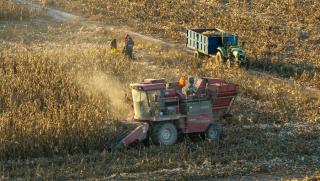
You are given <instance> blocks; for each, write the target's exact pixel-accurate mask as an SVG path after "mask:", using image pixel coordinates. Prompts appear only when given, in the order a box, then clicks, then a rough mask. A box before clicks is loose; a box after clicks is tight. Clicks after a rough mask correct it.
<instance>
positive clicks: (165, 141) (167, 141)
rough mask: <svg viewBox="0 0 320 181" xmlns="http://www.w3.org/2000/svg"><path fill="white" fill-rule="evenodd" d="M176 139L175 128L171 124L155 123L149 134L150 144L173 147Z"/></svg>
mask: <svg viewBox="0 0 320 181" xmlns="http://www.w3.org/2000/svg"><path fill="white" fill-rule="evenodd" d="M177 137H178V132H177V128H176V127H175V125H174V124H173V123H171V122H166V123H156V124H155V125H154V127H153V130H152V133H151V139H152V142H153V143H154V144H158V145H165V146H170V145H173V144H175V143H176V141H177Z"/></svg>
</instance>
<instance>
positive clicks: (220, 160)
mask: <svg viewBox="0 0 320 181" xmlns="http://www.w3.org/2000/svg"><path fill="white" fill-rule="evenodd" d="M246 2H247V3H240V1H231V0H230V1H199V2H195V1H181V2H180V1H163V2H162V3H155V2H153V1H127V0H120V1H98V0H90V1H89V0H82V1H62V0H58V1H50V0H48V1H47V2H43V3H47V4H50V5H54V6H59V7H63V8H66V9H69V10H72V9H74V8H76V7H77V6H78V5H79V4H78V3H80V5H81V7H82V8H83V10H82V12H78V13H84V14H87V16H88V17H89V18H95V19H96V18H98V19H100V20H102V21H105V20H108V21H109V20H110V23H114V22H119V24H121V23H123V24H126V23H128V24H129V25H130V21H131V20H132V21H133V20H136V21H135V23H136V26H132V28H134V29H137V30H140V31H143V32H145V33H147V34H152V35H155V36H159V37H165V38H168V37H169V39H172V40H179V41H181V40H182V36H183V30H184V28H185V27H193V26H200V25H201V23H202V24H204V25H206V26H208V27H210V26H216V25H219V26H220V27H222V28H225V29H227V30H230V31H234V32H237V33H239V34H240V37H241V39H243V40H246V41H247V42H248V43H247V48H246V49H248V50H249V52H250V54H251V55H252V56H253V55H255V54H257V56H258V61H260V62H263V61H269V62H270V61H271V62H273V63H274V64H273V65H278V64H281V65H282V64H285V65H287V64H288V63H292V64H303V62H306V63H308V64H310V65H311V66H312V67H313V68H316V67H318V66H319V61H318V60H319V55H318V54H316V53H315V52H317V51H318V49H319V46H317V41H318V38H319V37H318V36H319V35H318V34H317V31H318V30H317V28H316V26H318V25H319V21H317V19H316V18H317V16H318V14H317V13H318V12H317V11H314V14H313V15H311V13H310V12H309V11H308V12H304V10H305V8H318V7H319V3H316V2H315V1H281V2H280V1H279V2H278V1H262V0H260V1H259V3H258V2H256V1H246ZM0 3H2V4H1V5H4V6H0V9H1V13H0V18H2V19H5V20H6V21H7V20H12V19H14V20H20V19H21V18H20V17H21V10H20V9H19V8H18V6H17V7H15V6H16V5H14V4H12V3H11V1H0ZM4 3H5V4H4ZM301 3H305V4H304V6H302V5H301ZM115 5H117V6H115ZM284 5H286V6H284ZM12 7H15V8H14V9H12ZM168 7H175V8H168ZM235 7H239V8H240V9H237V8H235ZM82 8H79V7H78V8H77V9H82ZM215 8H216V9H215ZM10 9H11V10H10ZM168 9H170V10H172V12H171V11H168ZM228 9H229V10H230V11H226V10H228ZM9 10H10V11H9ZM240 10H241V11H243V10H246V11H247V12H248V13H251V14H252V15H250V16H249V15H244V14H241V13H239V11H240ZM260 11H264V12H266V13H265V14H263V16H264V17H269V19H268V18H267V19H266V20H265V21H260V20H259V21H258V20H257V19H255V18H252V17H251V16H254V17H256V18H257V17H258V15H259V14H261V13H258V12H260ZM283 11H286V12H288V13H282V12H283ZM119 12H123V13H124V14H126V15H127V16H129V18H125V16H124V15H122V14H121V15H119V14H118V13H119ZM206 12H213V13H212V14H210V15H209V16H207V15H206ZM10 13H13V14H15V15H14V16H12V15H11V14H10ZM295 13H300V16H301V18H302V19H303V18H304V19H305V20H304V22H305V24H306V27H305V29H303V31H306V32H309V34H310V35H309V36H310V37H309V38H307V39H301V38H300V39H299V36H300V34H299V33H298V34H296V33H297V32H296V31H295V30H292V27H293V25H294V24H295V23H297V22H299V21H300V19H299V18H297V17H296V16H295V15H294V14H295ZM195 14H198V15H197V16H192V18H191V19H190V18H186V17H189V16H190V15H195ZM115 15H117V18H116V17H115ZM93 16H95V17H93ZM261 16H262V15H261ZM275 16H276V17H277V19H275V20H274V21H275V22H276V23H274V22H273V23H272V21H271V20H273V18H272V17H275ZM14 17H15V18H14ZM22 17H23V18H22V19H24V20H25V21H24V22H16V24H14V25H11V24H10V25H7V24H5V25H6V28H4V30H3V31H2V29H1V33H2V35H0V40H1V41H0V85H1V88H0V176H1V177H0V179H2V178H4V179H6V178H7V177H9V178H11V177H13V178H24V179H35V178H37V179H48V180H49V179H64V180H65V179H70V178H72V179H106V178H109V177H110V178H111V179H114V180H121V179H122V180H128V179H142V180H143V179H160V180H161V179H163V180H166V179H177V180H186V179H189V180H190V179H191V180H193V179H201V178H202V179H207V178H216V177H227V176H234V175H245V174H249V173H268V174H272V173H276V172H282V173H288V174H290V173H298V171H301V172H311V171H319V165H320V158H319V155H320V147H319V145H320V142H319V136H320V127H319V121H320V99H319V95H318V94H315V93H312V92H310V91H308V90H307V89H304V88H303V87H302V86H296V85H297V84H294V85H292V84H289V83H287V82H286V81H281V80H276V79H270V78H269V77H268V76H263V75H260V74H252V73H250V72H248V71H246V70H243V69H241V68H238V67H232V68H230V69H226V68H225V67H224V65H220V64H215V63H214V62H213V61H211V60H207V61H202V60H197V59H194V58H192V57H190V56H188V55H186V54H185V53H184V52H180V51H177V50H174V49H165V48H163V47H161V46H158V45H154V44H153V43H150V42H148V41H146V40H139V39H135V40H136V46H135V56H136V59H135V60H134V61H128V60H127V59H126V57H125V56H123V55H122V54H112V53H110V52H109V47H108V45H107V40H110V39H112V38H114V37H116V38H118V39H120V38H123V37H122V35H119V34H116V33H110V32H108V31H106V30H104V29H103V28H100V29H90V28H85V27H83V25H81V24H80V25H79V24H76V23H74V24H71V25H70V24H61V23H57V22H46V21H50V20H47V19H45V21H44V20H43V19H42V17H41V16H34V15H33V13H32V12H30V11H26V14H25V15H23V16H22ZM110 17H111V18H110ZM313 17H314V19H312V18H313ZM112 18H114V19H113V20H112ZM212 20H214V21H212ZM200 22H201V23H200ZM284 22H286V25H283V26H288V28H286V29H285V30H284V29H281V28H283V26H282V24H283V23H284ZM288 22H291V23H293V24H288ZM0 23H2V22H0ZM46 23H48V24H46ZM49 23H50V24H49ZM131 23H132V22H131ZM275 24H277V25H281V27H278V28H280V30H279V29H278V30H277V28H276V27H273V26H275ZM26 25H28V27H27V28H25V29H23V28H21V27H25V26H26ZM29 26H32V28H33V29H32V31H31V30H30V28H29ZM269 26H272V28H271V29H270V27H269ZM12 27H14V28H12ZM318 27H319V26H318ZM0 28H2V27H0ZM160 28H161V29H160ZM13 29H14V31H12V30H13ZM256 29H258V30H261V31H256ZM160 30H163V31H160ZM276 31H279V32H276ZM300 31H301V30H300V29H299V31H298V32H300ZM163 32H165V34H164V33H163ZM276 35H277V36H276ZM17 37H18V38H17ZM289 37H291V38H289ZM32 38H33V39H32ZM267 40H268V41H267ZM249 42H251V43H249ZM252 42H254V43H255V44H253V43H252ZM289 43H290V45H292V46H294V47H295V46H297V47H298V48H295V51H293V53H292V54H286V55H283V57H282V58H279V57H281V56H282V55H280V53H279V52H284V53H288V52H289V51H287V50H286V51H283V50H284V48H285V47H287V46H288V45H289ZM272 44H277V47H273V48H272V49H271V50H270V51H272V52H275V53H276V55H273V56H272V57H273V58H274V59H272V60H271V59H270V60H269V59H268V60H267V59H266V60H264V59H263V58H262V57H263V56H265V54H264V51H265V49H264V48H265V47H267V46H270V45H272ZM307 47H309V48H307ZM268 51H269V50H268ZM277 52H278V53H279V54H277ZM301 55H304V56H303V57H302V58H301V59H300V58H299V59H294V60H293V59H291V58H292V57H295V58H297V57H301ZM150 57H152V58H150ZM291 60H292V61H293V62H290V61H291ZM262 65H263V66H265V65H266V63H262ZM270 65H271V64H270ZM293 69H295V68H293ZM266 71H272V70H271V69H270V70H267V68H266ZM181 74H189V75H194V76H195V77H202V76H212V77H223V78H224V79H226V80H227V81H229V82H234V83H236V84H239V85H240V92H239V96H238V97H237V99H236V101H235V105H234V106H233V107H232V114H233V117H232V118H229V119H224V120H221V122H220V123H221V124H222V127H223V137H222V139H221V140H220V142H219V143H215V142H206V141H193V140H191V139H189V138H188V137H186V138H184V139H183V140H182V141H180V142H179V143H178V144H177V145H174V146H172V147H160V146H154V145H149V146H142V145H138V146H136V147H133V148H129V149H126V150H122V151H106V150H103V148H104V144H105V143H106V142H107V141H109V140H110V139H112V138H114V136H116V135H117V134H118V133H119V132H121V129H122V126H123V125H122V123H121V121H123V120H125V119H126V118H127V116H128V114H131V104H132V103H131V102H132V100H131V98H130V96H131V92H130V88H129V84H130V83H133V82H139V81H141V80H143V79H144V78H166V80H168V81H176V80H177V79H178V78H179V76H180V75H181ZM317 76H318V75H317V74H314V69H313V70H312V71H311V73H310V72H307V71H305V72H302V73H301V74H300V75H299V77H295V78H296V79H297V80H296V81H298V82H299V83H302V84H303V83H306V84H308V85H313V86H318V84H319V81H318V79H317ZM289 171H291V172H289ZM315 178H318V177H315ZM307 180H308V178H307Z"/></svg>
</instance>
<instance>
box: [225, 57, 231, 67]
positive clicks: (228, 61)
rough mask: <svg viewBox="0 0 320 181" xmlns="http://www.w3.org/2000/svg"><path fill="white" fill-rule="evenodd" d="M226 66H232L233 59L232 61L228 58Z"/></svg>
mask: <svg viewBox="0 0 320 181" xmlns="http://www.w3.org/2000/svg"><path fill="white" fill-rule="evenodd" d="M226 67H227V68H230V67H231V61H230V59H227V61H226Z"/></svg>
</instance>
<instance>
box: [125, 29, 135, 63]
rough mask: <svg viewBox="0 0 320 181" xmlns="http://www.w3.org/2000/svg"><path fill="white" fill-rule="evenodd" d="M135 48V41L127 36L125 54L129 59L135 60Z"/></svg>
mask: <svg viewBox="0 0 320 181" xmlns="http://www.w3.org/2000/svg"><path fill="white" fill-rule="evenodd" d="M133 46H134V41H133V40H132V38H131V37H130V36H129V35H128V34H127V35H126V37H125V45H124V48H123V53H125V54H126V55H127V56H128V57H129V59H133Z"/></svg>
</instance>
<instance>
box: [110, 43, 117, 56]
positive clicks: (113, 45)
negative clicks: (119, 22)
mask: <svg viewBox="0 0 320 181" xmlns="http://www.w3.org/2000/svg"><path fill="white" fill-rule="evenodd" d="M117 48H118V46H117V39H112V40H111V43H110V52H111V53H112V54H115V53H118V52H119V51H118V49H117Z"/></svg>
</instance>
